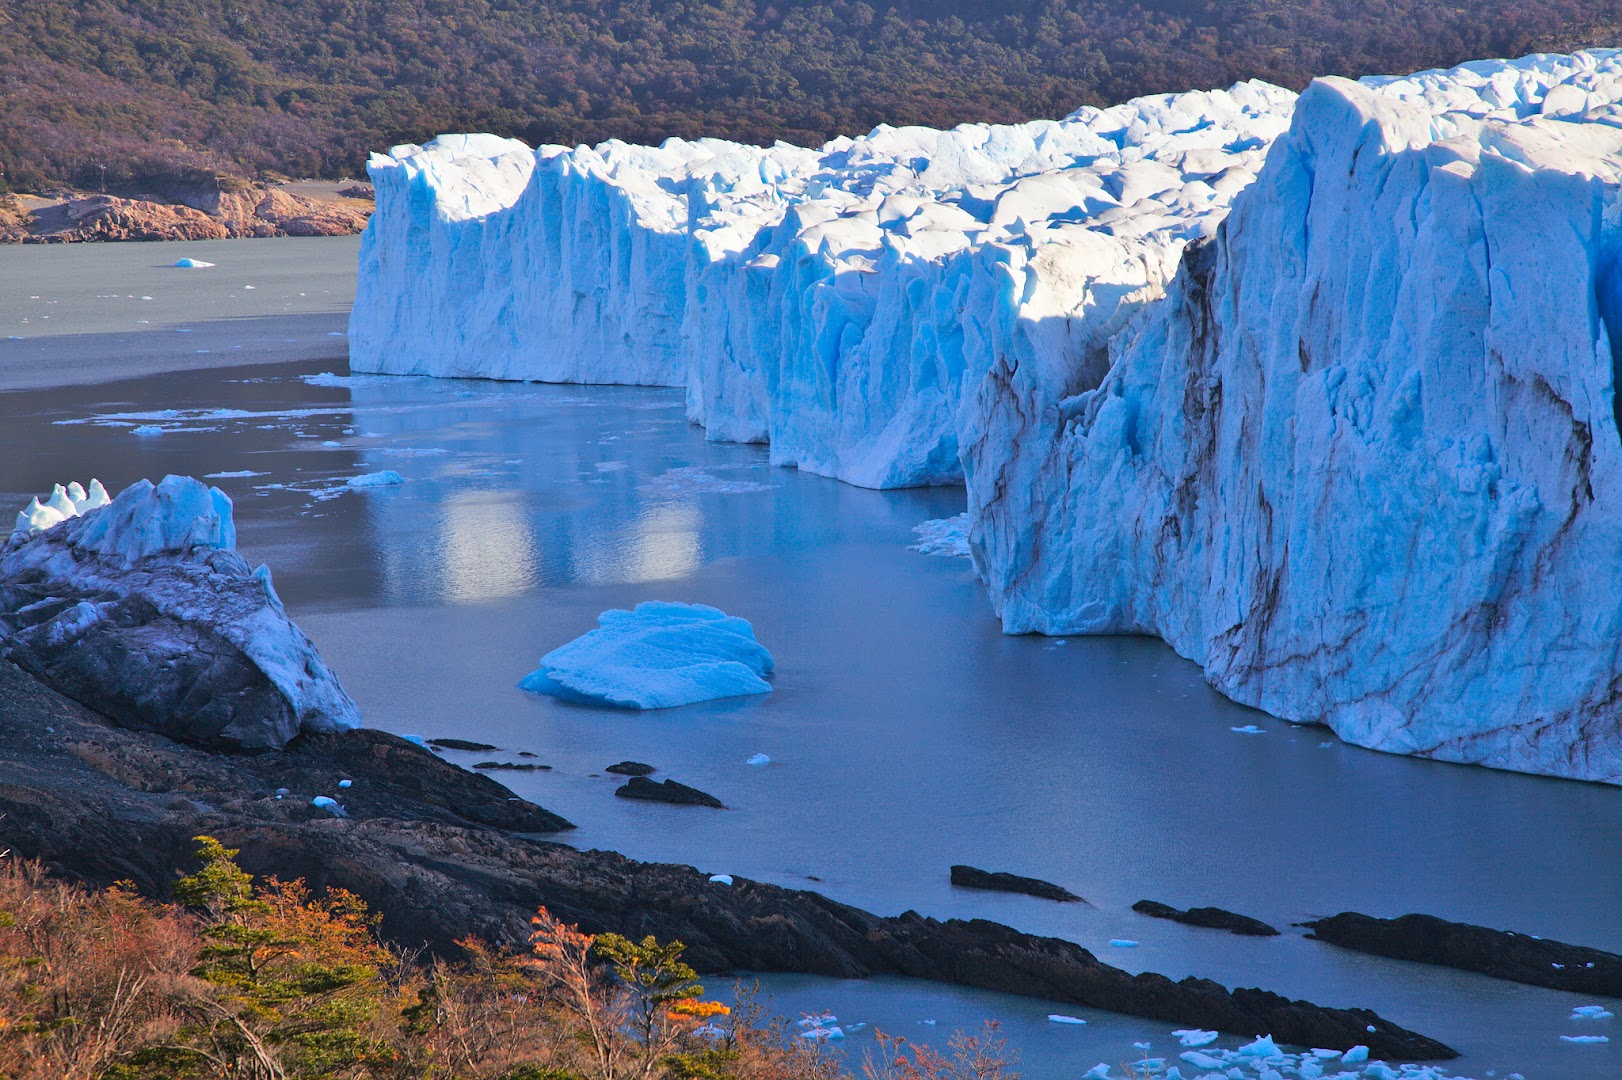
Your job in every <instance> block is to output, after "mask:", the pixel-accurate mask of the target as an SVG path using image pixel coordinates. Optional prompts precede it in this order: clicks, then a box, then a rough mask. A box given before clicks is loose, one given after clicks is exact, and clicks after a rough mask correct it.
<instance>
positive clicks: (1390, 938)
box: [1301, 911, 1622, 998]
mask: <svg viewBox="0 0 1622 1080" xmlns="http://www.w3.org/2000/svg"><path fill="white" fill-rule="evenodd" d="M1301 925H1302V926H1305V927H1309V928H1310V929H1311V930H1312V933H1311V934H1308V935H1307V936H1308V937H1310V938H1313V939H1315V940H1318V941H1327V942H1328V943H1329V944H1331V945H1339V946H1340V947H1342V948H1345V949H1355V950H1357V951H1358V952H1365V953H1373V954H1374V955H1375V956H1389V957H1391V958H1392V959H1394V960H1413V961H1415V962H1417V963H1421V964H1436V965H1438V966H1441V967H1450V968H1458V969H1459V970H1460V971H1474V972H1478V973H1480V974H1482V975H1491V976H1492V977H1493V978H1495V979H1507V980H1509V981H1510V982H1518V983H1525V984H1527V985H1528V986H1546V987H1548V988H1549V989H1551V990H1568V991H1570V992H1571V993H1574V994H1587V995H1590V996H1598V997H1611V998H1622V956H1618V955H1617V954H1616V953H1609V952H1602V951H1601V950H1599V949H1590V948H1588V947H1586V946H1583V945H1567V944H1565V943H1564V942H1559V941H1549V940H1547V939H1546V938H1536V937H1531V936H1529V935H1526V934H1517V933H1514V932H1513V931H1510V930H1490V929H1488V928H1487V927H1485V926H1472V925H1471V924H1469V923H1456V922H1449V921H1448V920H1446V919H1438V918H1437V917H1436V916H1434V915H1404V916H1402V917H1401V918H1397V919H1376V918H1374V917H1373V916H1371V915H1360V914H1358V913H1357V912H1355V911H1343V912H1341V913H1340V914H1339V915H1336V916H1334V917H1333V918H1329V919H1318V920H1316V921H1314V922H1306V923H1302V924H1301Z"/></svg>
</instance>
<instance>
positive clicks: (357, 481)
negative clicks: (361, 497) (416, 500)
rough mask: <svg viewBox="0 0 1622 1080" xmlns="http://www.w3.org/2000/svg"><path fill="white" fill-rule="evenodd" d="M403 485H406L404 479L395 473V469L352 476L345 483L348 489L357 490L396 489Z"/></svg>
mask: <svg viewBox="0 0 1622 1080" xmlns="http://www.w3.org/2000/svg"><path fill="white" fill-rule="evenodd" d="M403 483H405V480H404V478H402V477H401V476H400V474H399V473H397V472H395V471H394V470H393V469H383V470H382V471H380V472H373V473H363V474H362V475H360V476H351V477H350V478H349V479H348V480H345V481H344V485H345V486H346V487H349V488H353V489H356V490H359V489H361V488H377V487H394V486H396V485H398V484H403Z"/></svg>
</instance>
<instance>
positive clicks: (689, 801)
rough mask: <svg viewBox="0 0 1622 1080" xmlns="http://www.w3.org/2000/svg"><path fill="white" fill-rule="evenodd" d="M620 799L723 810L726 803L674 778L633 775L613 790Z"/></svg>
mask: <svg viewBox="0 0 1622 1080" xmlns="http://www.w3.org/2000/svg"><path fill="white" fill-rule="evenodd" d="M614 794H615V795H618V796H619V797H620V798H622V799H643V800H646V801H648V802H664V803H675V804H676V805H677V806H713V807H715V808H716V809H718V810H725V809H726V804H725V803H723V802H722V801H721V800H720V799H717V798H716V797H715V796H714V795H711V794H709V793H708V792H703V791H700V790H698V788H695V787H688V786H687V785H686V784H678V783H676V781H674V780H666V781H665V782H664V783H662V784H660V783H655V782H654V781H652V780H649V779H648V778H647V777H645V776H633V777H631V779H630V780H629V781H628V782H627V783H626V784H625V786H624V787H622V788H618V789H616V790H615V792H614Z"/></svg>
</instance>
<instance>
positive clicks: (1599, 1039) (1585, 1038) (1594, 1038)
mask: <svg viewBox="0 0 1622 1080" xmlns="http://www.w3.org/2000/svg"><path fill="white" fill-rule="evenodd" d="M1560 1041H1561V1042H1568V1043H1608V1042H1610V1041H1611V1037H1610V1036H1609V1035H1562V1036H1560Z"/></svg>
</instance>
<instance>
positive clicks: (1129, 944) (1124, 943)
mask: <svg viewBox="0 0 1622 1080" xmlns="http://www.w3.org/2000/svg"><path fill="white" fill-rule="evenodd" d="M1109 943H1110V945H1111V946H1112V947H1114V948H1117V949H1135V948H1137V947H1138V943H1137V942H1136V941H1133V940H1132V939H1130V938H1110V939H1109Z"/></svg>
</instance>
